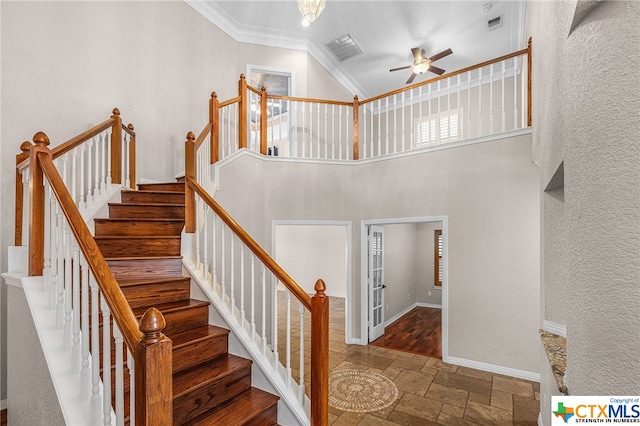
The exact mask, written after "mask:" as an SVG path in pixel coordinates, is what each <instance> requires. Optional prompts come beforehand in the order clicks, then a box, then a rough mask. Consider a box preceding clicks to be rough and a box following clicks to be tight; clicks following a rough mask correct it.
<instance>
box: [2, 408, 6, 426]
mask: <svg viewBox="0 0 640 426" xmlns="http://www.w3.org/2000/svg"><path fill="white" fill-rule="evenodd" d="M1 413H2V414H1V416H0V426H6V424H7V410H2V412H1Z"/></svg>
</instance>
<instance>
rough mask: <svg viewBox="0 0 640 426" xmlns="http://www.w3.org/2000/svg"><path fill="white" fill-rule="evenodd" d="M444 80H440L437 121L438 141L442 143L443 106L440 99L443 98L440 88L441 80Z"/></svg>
mask: <svg viewBox="0 0 640 426" xmlns="http://www.w3.org/2000/svg"><path fill="white" fill-rule="evenodd" d="M441 81H442V80H438V121H437V122H436V143H437V144H439V143H440V139H442V126H441V125H440V123H441V122H442V121H441V119H440V114H441V113H442V106H441V105H440V99H442V92H441V89H440V82H441ZM429 105H431V100H429Z"/></svg>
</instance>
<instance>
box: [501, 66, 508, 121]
mask: <svg viewBox="0 0 640 426" xmlns="http://www.w3.org/2000/svg"><path fill="white" fill-rule="evenodd" d="M501 64H502V79H501V80H500V83H501V84H502V89H501V91H500V93H501V94H502V102H501V107H500V111H501V114H502V116H501V118H500V130H502V131H503V132H504V131H505V129H506V119H507V112H506V110H505V103H504V81H505V77H506V73H505V71H506V69H505V67H506V64H507V62H506V61H502V62H501Z"/></svg>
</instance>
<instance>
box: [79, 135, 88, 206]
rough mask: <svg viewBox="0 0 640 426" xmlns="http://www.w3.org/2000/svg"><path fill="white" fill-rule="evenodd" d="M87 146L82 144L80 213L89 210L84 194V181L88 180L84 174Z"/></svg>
mask: <svg viewBox="0 0 640 426" xmlns="http://www.w3.org/2000/svg"><path fill="white" fill-rule="evenodd" d="M85 146H86V144H82V145H80V148H79V150H80V182H79V183H80V188H79V191H78V192H79V194H80V202H79V203H78V205H79V209H80V213H84V212H85V211H86V209H87V203H86V201H85V194H84V181H85V179H86V175H85V174H84V164H85V160H86V157H85V149H86V148H85Z"/></svg>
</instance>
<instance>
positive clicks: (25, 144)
mask: <svg viewBox="0 0 640 426" xmlns="http://www.w3.org/2000/svg"><path fill="white" fill-rule="evenodd" d="M32 146H33V144H32V143H31V142H29V141H24V142H22V145H20V151H22V152H24V153H27V152H29V150H30V149H31V147H32Z"/></svg>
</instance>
